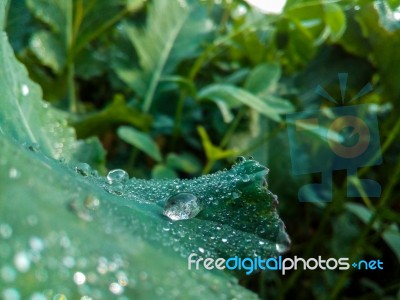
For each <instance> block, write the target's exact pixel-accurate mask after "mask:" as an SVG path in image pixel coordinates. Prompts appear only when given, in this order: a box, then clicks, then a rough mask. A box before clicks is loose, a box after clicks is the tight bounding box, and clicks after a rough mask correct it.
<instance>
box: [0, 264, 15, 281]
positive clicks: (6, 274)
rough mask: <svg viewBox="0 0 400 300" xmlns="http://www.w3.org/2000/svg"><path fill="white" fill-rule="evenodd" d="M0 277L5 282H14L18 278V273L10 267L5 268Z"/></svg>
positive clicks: (0, 272) (0, 271)
mask: <svg viewBox="0 0 400 300" xmlns="http://www.w3.org/2000/svg"><path fill="white" fill-rule="evenodd" d="M0 275H1V278H2V279H3V281H4V282H12V281H14V280H15V278H16V277H17V272H16V271H15V269H14V268H12V267H10V266H4V267H2V268H1V270H0Z"/></svg>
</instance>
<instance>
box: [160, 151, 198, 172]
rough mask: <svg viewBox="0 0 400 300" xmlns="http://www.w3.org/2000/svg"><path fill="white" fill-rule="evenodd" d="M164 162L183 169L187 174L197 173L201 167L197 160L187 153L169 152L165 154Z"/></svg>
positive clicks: (179, 169) (174, 167)
mask: <svg viewBox="0 0 400 300" xmlns="http://www.w3.org/2000/svg"><path fill="white" fill-rule="evenodd" d="M166 164H167V166H168V167H170V168H172V169H175V170H178V171H183V172H186V173H188V174H194V173H197V172H199V171H200V169H201V165H200V162H199V160H198V159H197V158H196V157H194V156H192V155H190V154H189V153H182V154H176V153H169V154H168V156H167V160H166Z"/></svg>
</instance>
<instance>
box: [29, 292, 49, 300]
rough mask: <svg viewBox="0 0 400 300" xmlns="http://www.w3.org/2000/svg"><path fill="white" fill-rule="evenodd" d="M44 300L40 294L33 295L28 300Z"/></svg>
mask: <svg viewBox="0 0 400 300" xmlns="http://www.w3.org/2000/svg"><path fill="white" fill-rule="evenodd" d="M46 299H47V298H46V296H45V295H44V294H42V293H34V294H33V295H32V296H31V298H30V300H46Z"/></svg>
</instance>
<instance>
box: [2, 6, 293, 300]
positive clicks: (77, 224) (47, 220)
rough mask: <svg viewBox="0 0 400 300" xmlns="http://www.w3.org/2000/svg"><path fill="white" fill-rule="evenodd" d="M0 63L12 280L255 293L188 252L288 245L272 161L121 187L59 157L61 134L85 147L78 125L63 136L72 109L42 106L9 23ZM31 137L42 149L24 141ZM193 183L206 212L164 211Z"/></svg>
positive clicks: (57, 292)
mask: <svg viewBox="0 0 400 300" xmlns="http://www.w3.org/2000/svg"><path fill="white" fill-rule="evenodd" d="M2 8H3V7H2V6H1V4H0V21H1V20H2V18H3V16H4V11H2V10H1V9H2ZM0 66H2V72H1V73H0V74H1V76H2V77H1V78H0V79H1V80H0V84H1V86H0V87H1V88H2V91H3V92H2V93H1V94H0V104H1V107H2V110H1V111H0V114H1V115H0V149H2V152H1V153H2V157H1V159H0V190H1V193H0V212H1V224H0V226H1V234H2V238H1V239H0V249H2V251H1V253H0V256H1V262H10V261H11V262H14V263H15V264H14V266H15V268H16V271H17V272H18V278H17V279H16V280H15V281H13V282H12V283H9V282H5V283H4V285H3V286H2V288H13V289H15V290H16V291H17V292H18V293H20V296H21V297H25V296H26V295H28V297H29V296H30V295H31V291H33V290H35V291H43V292H38V293H40V294H39V296H38V297H44V298H46V297H47V298H54V297H55V296H56V297H58V298H60V297H66V298H68V299H80V298H82V297H83V296H90V297H98V298H101V299H109V298H113V297H116V296H119V295H121V297H127V298H128V299H156V298H160V297H161V298H162V299H204V298H206V299H213V298H216V297H219V296H220V295H221V296H223V297H228V298H234V297H237V298H240V299H256V296H255V295H254V294H253V293H252V292H250V291H249V290H246V289H245V288H243V287H241V286H240V285H239V284H238V280H237V279H235V278H234V277H233V276H232V274H229V273H228V272H221V271H219V270H210V271H209V270H204V269H200V270H188V265H187V257H188V255H189V254H190V253H192V252H193V253H196V254H198V255H199V256H200V255H201V256H203V255H206V256H208V257H212V258H217V257H225V258H227V257H231V256H235V255H238V256H240V257H247V256H248V257H253V256H254V255H260V256H262V257H270V256H276V255H277V254H278V252H277V251H278V250H277V244H278V245H283V246H287V244H288V243H289V240H288V237H287V234H286V232H285V230H284V225H283V223H282V221H281V220H280V219H279V216H278V214H277V209H276V206H277V202H276V200H274V197H272V196H271V193H270V192H269V191H268V189H267V187H266V182H265V176H266V173H267V170H266V168H265V167H263V166H261V165H260V164H258V163H257V162H256V161H253V160H248V161H241V162H240V163H238V164H236V165H235V166H234V167H233V168H232V169H230V170H229V171H224V172H219V173H216V174H213V175H208V176H204V177H200V178H197V179H194V180H190V181H189V180H182V181H179V180H161V181H158V180H150V181H146V180H142V179H131V180H129V181H128V182H127V183H126V184H125V183H121V185H119V184H115V185H114V184H110V183H109V182H108V181H107V180H106V178H104V177H97V176H95V175H92V174H93V172H88V173H85V172H74V171H73V170H74V168H73V167H74V165H66V164H63V163H60V162H59V161H58V160H55V159H54V158H57V155H56V154H58V152H56V153H54V149H58V148H60V143H61V144H62V145H63V147H62V149H63V151H65V149H68V148H69V147H72V148H73V147H75V145H76V144H75V143H76V141H75V139H74V138H73V135H72V136H71V138H70V139H65V137H64V135H65V134H64V131H65V130H66V129H68V127H66V125H65V123H66V121H65V119H61V120H58V119H57V121H58V123H54V124H53V122H54V118H55V116H56V117H57V118H61V116H63V115H62V114H56V111H55V110H53V109H50V108H46V107H43V105H44V102H42V101H41V99H40V98H41V97H40V88H39V87H38V86H37V85H35V84H33V83H32V82H31V81H30V80H29V78H28V75H27V72H26V70H25V69H24V68H23V67H22V66H21V64H20V63H18V61H17V60H16V58H15V56H14V54H13V53H12V51H11V49H10V46H9V45H8V43H7V39H6V37H5V35H4V33H2V35H1V36H0ZM23 84H25V85H26V86H27V87H28V88H29V90H27V89H26V88H25V87H24V86H23ZM21 85H22V88H21ZM27 91H28V92H27ZM22 123H23V124H22ZM51 124H53V126H52V127H50V128H51V129H52V130H48V127H49V126H50V125H51ZM57 130H58V135H55V134H54V131H57ZM120 130H122V131H126V129H124V127H122V128H120ZM127 130H128V133H129V134H131V133H132V128H127ZM68 132H69V131H68ZM133 132H134V131H133ZM63 134H64V135H63ZM133 136H134V137H137V136H138V135H137V134H135V133H134V134H133ZM139 140H140V138H139ZM142 140H143V139H142ZM33 141H34V142H37V143H39V145H40V147H41V149H42V151H38V152H35V151H29V150H28V149H27V148H25V147H21V143H23V142H33ZM142 144H143V143H142ZM144 144H146V143H144ZM146 146H148V148H149V147H151V146H152V145H151V142H150V144H149V145H146ZM63 151H61V153H62V154H63V155H64V152H63ZM65 154H67V153H65ZM83 175H85V176H83ZM115 189H119V193H118V194H120V195H119V196H117V195H115V194H114V193H115ZM184 191H185V192H190V193H193V195H196V196H197V198H198V200H199V201H200V203H201V207H202V211H201V212H200V214H199V215H198V216H197V217H196V218H193V219H190V220H184V221H175V222H172V221H171V220H170V219H168V218H167V217H165V216H163V214H162V212H163V208H164V205H165V201H166V199H167V198H169V197H171V196H173V195H175V194H176V193H180V192H184ZM11 200H12V201H11ZM14 266H13V267H14ZM49 274H51V276H47V275H49ZM85 281H86V282H85ZM83 283H85V284H83ZM80 284H83V285H80ZM49 286H51V289H49ZM86 287H90V288H88V289H87V288H86ZM182 287H184V288H182Z"/></svg>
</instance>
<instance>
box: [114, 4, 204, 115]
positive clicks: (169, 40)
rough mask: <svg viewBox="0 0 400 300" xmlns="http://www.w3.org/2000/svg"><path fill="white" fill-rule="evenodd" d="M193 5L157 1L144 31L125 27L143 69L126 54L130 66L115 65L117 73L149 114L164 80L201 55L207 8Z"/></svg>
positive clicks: (129, 54)
mask: <svg viewBox="0 0 400 300" xmlns="http://www.w3.org/2000/svg"><path fill="white" fill-rule="evenodd" d="M189 3H190V4H189ZM189 3H186V1H178V0H172V1H167V0H160V1H155V2H153V3H151V4H149V6H148V15H147V22H146V27H145V28H144V29H138V28H136V27H134V26H133V25H131V24H129V23H124V24H123V30H124V31H126V32H127V35H128V38H129V39H130V41H131V42H132V43H133V45H134V46H135V49H136V52H137V55H138V58H139V62H140V70H138V69H137V68H135V66H134V64H133V62H134V61H135V60H136V59H135V57H133V56H132V54H131V53H125V54H123V55H124V57H125V60H126V63H127V64H125V65H122V64H116V65H114V66H115V71H116V73H117V74H118V76H119V77H120V78H121V79H122V80H124V81H125V82H126V83H127V84H128V85H129V86H131V87H132V88H133V89H134V90H135V92H136V93H138V95H139V96H140V97H141V98H142V99H143V110H144V111H145V112H147V111H148V110H149V109H150V106H151V104H152V102H153V101H154V98H155V96H156V92H157V88H158V86H159V84H160V81H161V80H162V78H163V77H164V76H166V75H168V74H172V73H173V72H174V70H175V68H176V66H177V65H178V64H179V63H180V62H181V61H182V60H184V59H187V58H191V57H194V56H195V55H196V54H197V51H198V48H199V46H200V43H201V42H202V41H203V40H204V38H205V33H206V32H207V31H208V28H209V26H207V17H206V13H205V10H204V8H203V7H202V6H201V5H192V4H191V2H189ZM167 11H168V13H166V12H167ZM128 59H129V60H130V61H129V60H128Z"/></svg>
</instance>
